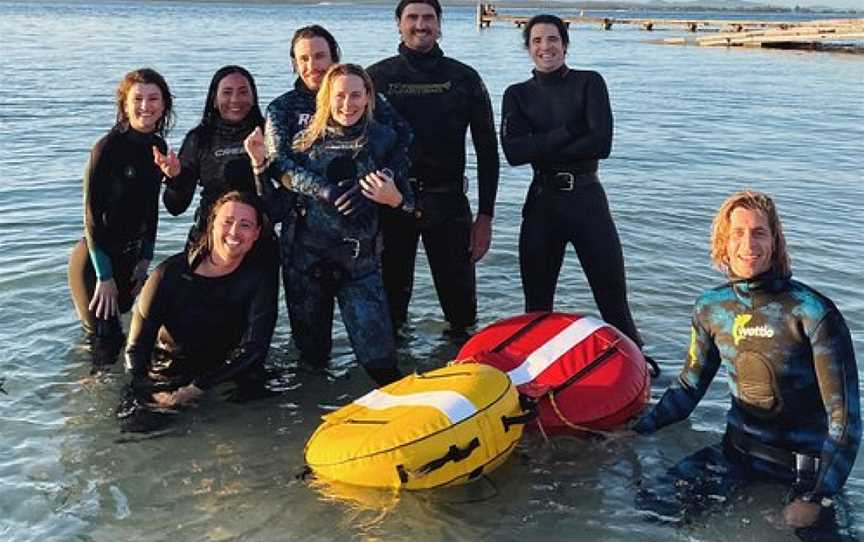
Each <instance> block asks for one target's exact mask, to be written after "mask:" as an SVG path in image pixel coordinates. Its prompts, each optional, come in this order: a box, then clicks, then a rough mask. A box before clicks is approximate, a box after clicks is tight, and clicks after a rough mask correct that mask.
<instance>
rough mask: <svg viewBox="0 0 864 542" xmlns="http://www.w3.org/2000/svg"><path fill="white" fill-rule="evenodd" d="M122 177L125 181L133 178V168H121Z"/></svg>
mask: <svg viewBox="0 0 864 542" xmlns="http://www.w3.org/2000/svg"><path fill="white" fill-rule="evenodd" d="M123 176H124V177H126V178H127V179H131V178H133V177H134V176H135V167H134V166H126V167H124V168H123Z"/></svg>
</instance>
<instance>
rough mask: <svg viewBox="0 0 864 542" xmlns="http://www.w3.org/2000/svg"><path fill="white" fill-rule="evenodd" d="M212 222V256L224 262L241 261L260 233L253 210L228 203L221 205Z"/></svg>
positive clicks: (239, 204) (238, 203)
mask: <svg viewBox="0 0 864 542" xmlns="http://www.w3.org/2000/svg"><path fill="white" fill-rule="evenodd" d="M214 220H215V222H214V224H213V233H212V236H213V237H212V238H211V242H212V246H213V253H214V256H217V257H218V258H220V259H221V260H223V261H226V262H231V261H237V260H242V259H243V257H244V256H246V253H247V252H249V251H250V250H251V249H252V246H253V245H254V244H255V241H256V240H257V239H258V235H259V234H260V233H261V226H260V224H258V220H257V217H256V215H255V209H254V208H253V207H252V206H251V205H247V204H245V203H241V202H239V201H229V202H227V203H224V204H222V207H220V208H219V211H218V212H217V213H216V217H215V219H214Z"/></svg>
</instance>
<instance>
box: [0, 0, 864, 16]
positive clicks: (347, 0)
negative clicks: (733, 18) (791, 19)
mask: <svg viewBox="0 0 864 542" xmlns="http://www.w3.org/2000/svg"><path fill="white" fill-rule="evenodd" d="M139 1H140V0H139ZM150 1H151V2H166V3H175V4H182V3H196V4H238V3H243V4H259V5H268V4H269V5H279V4H284V5H307V6H322V7H323V6H327V5H334V6H335V5H340V6H350V5H368V6H388V7H393V5H394V2H393V1H392V0H322V1H313V0H150ZM704 1H707V0H704ZM739 2H740V0H735V1H734V3H730V4H728V5H720V6H718V5H716V4H713V5H712V4H706V5H700V4H696V3H692V4H691V3H689V2H681V3H676V2H674V1H670V2H666V1H662V0H661V1H660V2H657V1H656V0H655V1H649V2H644V3H643V2H628V1H619V2H609V3H604V2H597V1H591V0H589V1H585V2H579V1H566V0H565V1H554V0H553V1H543V2H537V1H533V2H532V1H531V0H504V1H498V2H488V1H486V2H484V3H491V4H493V5H495V7H497V8H501V9H504V10H506V9H535V10H538V11H541V10H542V11H553V12H554V11H556V10H558V9H566V10H577V9H579V10H585V11H586V12H590V11H658V12H682V11H686V12H717V13H722V12H737V13H796V14H810V13H812V14H823V13H836V14H850V15H864V10H857V9H840V8H829V7H813V8H806V7H795V8H786V7H782V6H772V5H768V4H757V3H755V2H754V3H752V5H747V4H745V3H744V2H740V3H739ZM0 3H17V1H16V0H0ZM30 3H34V4H56V3H69V4H105V3H123V2H122V0H119V2H118V0H35V1H33V0H31V2H30ZM477 3H478V2H477V0H442V4H443V5H444V7H447V6H459V7H467V6H476V5H477Z"/></svg>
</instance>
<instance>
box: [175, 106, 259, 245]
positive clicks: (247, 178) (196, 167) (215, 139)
mask: <svg viewBox="0 0 864 542" xmlns="http://www.w3.org/2000/svg"><path fill="white" fill-rule="evenodd" d="M254 129H255V124H254V122H252V120H251V119H250V118H249V117H247V118H246V119H245V120H244V121H242V122H240V123H237V124H232V123H228V122H225V121H223V120H222V119H217V120H216V121H215V122H214V123H213V125H212V126H203V125H199V126H197V127H195V128H194V129H192V130H191V131H189V133H188V134H186V138H185V139H184V140H183V145H182V146H181V147H180V162H181V164H182V166H183V169H182V170H181V171H180V174H179V175H177V176H176V177H174V178H173V179H170V180H168V182H167V183H166V186H165V193H164V194H163V195H162V201H163V202H164V203H165V208H166V209H168V212H169V213H171V214H172V215H174V216H177V215H180V214H182V213H183V212H185V211H186V209H188V208H189V204H190V203H192V196H193V195H194V194H195V186H196V185H198V184H200V185H201V201H200V203H199V204H198V209H196V211H195V219H194V220H195V222H194V223H193V225H192V228H191V229H190V230H189V241H190V242H191V241H194V240H196V239H198V237H199V235H200V232H203V231H204V230H205V228H206V224H207V216H208V215H209V213H210V207H211V206H212V205H213V204H214V203H215V202H216V200H217V199H219V197H220V196H222V195H223V194H225V193H226V192H229V191H231V190H239V191H241V192H251V193H253V194H254V193H255V177H254V175H253V173H252V165H251V163H250V161H249V157H248V156H247V155H246V150H245V149H244V148H243V140H244V139H246V136H248V135H249V133H250V132H252V130H254Z"/></svg>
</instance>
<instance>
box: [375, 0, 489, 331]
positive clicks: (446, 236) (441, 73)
mask: <svg viewBox="0 0 864 542" xmlns="http://www.w3.org/2000/svg"><path fill="white" fill-rule="evenodd" d="M396 22H397V26H398V29H399V34H400V36H401V40H402V42H401V43H400V44H399V54H398V55H397V56H394V57H391V58H388V59H385V60H382V61H380V62H378V63H377V64H374V65H373V66H370V67H369V70H368V71H369V75H371V76H372V80H373V81H374V82H375V88H376V89H378V91H379V92H381V93H383V94H384V95H385V96H387V99H388V100H390V102H391V103H392V104H393V107H395V108H396V110H397V111H399V113H401V114H402V116H403V117H405V118H406V119H407V120H408V123H409V124H410V125H411V127H412V128H413V130H414V134H415V138H416V139H415V148H414V152H413V154H412V157H413V159H412V166H411V170H410V172H409V176H410V177H411V182H412V185H413V188H414V190H415V191H416V194H417V200H418V205H419V206H420V207H422V213H418V216H408V215H406V214H404V213H401V214H400V213H394V212H387V213H382V215H383V216H382V229H383V233H384V252H383V254H382V272H383V276H384V287H385V288H386V289H387V296H388V300H389V303H390V310H391V315H392V317H393V323H394V326H395V327H396V328H397V329H398V327H399V326H400V325H401V324H403V323H405V321H406V319H407V312H408V303H409V301H410V300H411V291H412V289H413V284H414V265H415V259H416V256H417V242H418V240H419V239H420V237H422V239H423V246H424V248H425V250H426V256H427V258H428V260H429V266H430V268H431V271H432V278H433V280H434V282H435V289H436V291H437V293H438V299H439V301H440V303H441V307H442V309H443V311H444V317H445V319H446V320H447V322H448V323H449V324H450V330H449V331H450V332H451V333H453V334H454V335H456V336H464V333H465V330H466V328H468V327H470V326H471V325H473V324H474V323H475V321H476V319H477V288H476V279H475V270H474V264H475V263H476V262H477V261H479V260H480V259H481V258H482V257H483V256H484V255H485V254H486V252H487V251H488V249H489V244H490V242H491V238H492V215H493V213H494V209H495V196H496V193H497V191H498V145H497V141H496V138H495V126H494V121H493V117H492V105H491V102H490V100H489V94H488V92H487V91H486V87H485V86H484V85H483V81H482V80H481V79H480V76H479V75H478V74H477V72H476V71H475V70H474V69H473V68H471V67H470V66H467V65H465V64H462V63H461V62H458V61H456V60H454V59H452V58H449V57H446V56H444V53H443V52H442V51H441V49H440V47H439V46H438V38H440V37H441V5H440V4H439V3H438V0H401V1H400V2H399V4H398V5H397V6H396ZM469 128H470V130H471V139H472V141H473V143H474V149H475V151H476V154H477V185H478V193H479V198H478V200H479V201H478V204H479V208H478V212H477V217H476V219H474V220H473V223H472V216H471V208H470V205H469V203H468V198H467V196H466V179H465V134H466V132H467V131H468V129H469Z"/></svg>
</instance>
